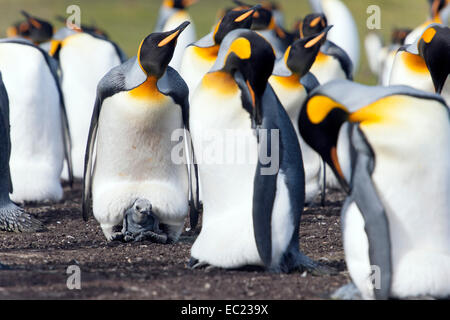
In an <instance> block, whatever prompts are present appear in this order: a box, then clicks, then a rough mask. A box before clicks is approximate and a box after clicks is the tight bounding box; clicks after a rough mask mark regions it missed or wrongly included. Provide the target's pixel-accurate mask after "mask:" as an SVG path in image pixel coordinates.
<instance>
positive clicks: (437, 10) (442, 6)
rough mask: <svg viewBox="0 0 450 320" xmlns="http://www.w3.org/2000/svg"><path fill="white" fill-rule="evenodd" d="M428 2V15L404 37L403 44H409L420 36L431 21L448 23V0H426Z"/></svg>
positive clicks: (449, 7)
mask: <svg viewBox="0 0 450 320" xmlns="http://www.w3.org/2000/svg"><path fill="white" fill-rule="evenodd" d="M428 3H429V4H430V17H429V19H428V20H427V21H425V22H424V23H422V24H421V25H420V26H418V27H417V28H415V29H414V30H413V31H411V33H410V34H409V35H408V36H407V37H406V39H405V44H411V43H413V42H415V41H416V40H417V38H419V37H420V35H421V34H422V33H423V31H424V30H425V28H427V27H428V26H429V25H430V24H432V23H439V24H444V25H448V15H449V9H450V6H449V0H428Z"/></svg>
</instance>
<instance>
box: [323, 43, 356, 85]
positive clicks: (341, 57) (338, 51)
mask: <svg viewBox="0 0 450 320" xmlns="http://www.w3.org/2000/svg"><path fill="white" fill-rule="evenodd" d="M320 51H322V53H324V54H326V55H329V56H332V57H334V58H336V59H337V60H338V61H339V63H340V64H341V67H342V69H343V70H344V72H345V75H346V76H347V79H348V80H353V62H352V60H351V59H350V57H349V55H348V54H347V52H345V51H344V49H342V48H341V47H339V46H337V45H336V44H335V43H334V42H331V41H330V40H326V41H325V44H324V45H323V46H322V47H321V48H320Z"/></svg>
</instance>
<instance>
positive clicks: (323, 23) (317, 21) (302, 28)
mask: <svg viewBox="0 0 450 320" xmlns="http://www.w3.org/2000/svg"><path fill="white" fill-rule="evenodd" d="M327 26H328V22H327V18H326V17H325V15H324V14H322V13H312V14H308V15H307V16H306V17H305V18H304V19H303V21H302V22H300V25H299V33H300V38H305V37H309V36H312V35H314V34H318V33H320V32H322V31H323V30H324V29H325V28H326V27H327ZM323 41H325V39H324V40H323Z"/></svg>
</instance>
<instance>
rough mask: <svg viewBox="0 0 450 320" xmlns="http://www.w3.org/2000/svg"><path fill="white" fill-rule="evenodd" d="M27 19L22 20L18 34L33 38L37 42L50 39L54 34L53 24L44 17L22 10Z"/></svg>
mask: <svg viewBox="0 0 450 320" xmlns="http://www.w3.org/2000/svg"><path fill="white" fill-rule="evenodd" d="M21 13H22V15H23V16H24V17H25V18H26V21H24V22H22V23H21V24H20V25H19V28H18V35H20V36H23V37H26V38H29V39H31V41H33V42H34V43H36V44H40V43H42V42H46V41H49V40H50V39H51V38H52V36H53V26H52V25H51V24H50V23H49V22H47V21H45V20H42V19H39V18H36V17H33V16H31V15H30V14H28V13H27V12H25V11H23V10H22V11H21Z"/></svg>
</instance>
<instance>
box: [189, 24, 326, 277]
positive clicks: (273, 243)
mask: <svg viewBox="0 0 450 320" xmlns="http://www.w3.org/2000/svg"><path fill="white" fill-rule="evenodd" d="M274 60H275V54H274V52H273V49H272V47H271V45H270V44H269V43H268V42H267V41H266V40H265V39H264V38H263V37H261V36H260V35H258V34H257V33H255V32H253V31H250V30H234V31H232V32H230V33H229V34H228V35H227V36H226V37H225V39H224V40H223V42H222V45H221V47H220V51H219V55H218V58H217V60H216V63H215V64H214V66H213V68H212V69H211V70H210V72H209V73H208V74H207V75H205V77H204V78H203V80H202V82H201V84H200V85H199V86H198V87H197V90H196V91H195V93H194V96H193V97H192V103H191V114H190V128H191V134H192V139H193V142H194V148H195V149H196V154H197V155H200V157H197V160H198V161H199V177H200V179H201V181H202V186H203V189H202V190H203V196H202V201H203V222H202V229H201V231H200V234H199V236H198V237H197V239H196V241H195V243H194V244H193V246H192V250H191V261H190V266H191V267H193V268H195V267H200V266H202V265H206V264H209V265H212V266H216V267H221V268H238V267H242V266H246V265H256V266H264V267H265V268H267V269H270V270H274V271H283V272H288V271H291V270H293V269H296V268H299V267H305V268H307V269H317V268H318V264H316V263H315V262H313V261H312V260H310V259H309V258H307V257H306V256H305V255H303V254H302V253H300V251H299V241H298V237H299V223H300V216H301V213H302V211H303V205H304V173H303V162H302V155H301V150H300V146H299V143H298V139H297V135H296V133H295V129H294V127H293V125H292V123H291V121H290V119H289V116H288V115H287V113H286V111H285V110H284V108H283V107H282V105H281V104H280V102H279V100H278V98H277V96H276V95H275V93H274V91H273V90H272V88H271V86H270V85H269V84H268V83H267V80H268V78H269V76H270V75H271V73H272V69H273V66H274ZM209 133H213V134H214V137H218V138H219V139H216V141H214V139H210V137H211V136H209V135H208V134H209ZM227 133H235V134H237V137H236V138H237V139H238V140H239V141H240V142H243V141H245V150H243V151H242V152H244V153H245V154H246V155H248V158H246V159H245V160H244V161H240V160H238V159H236V157H239V156H242V154H240V155H239V154H236V157H235V158H234V161H230V162H226V163H222V162H220V159H218V158H217V159H216V160H217V161H216V160H214V159H212V161H209V160H205V161H204V158H203V155H205V154H206V152H207V150H209V148H212V149H213V150H212V151H211V152H213V153H215V151H217V152H221V150H222V151H224V150H230V149H228V147H233V142H232V141H230V143H227V142H225V143H224V140H221V139H220V137H225V135H226V134H227ZM277 134H278V137H277ZM207 135H208V136H207ZM205 139H206V140H205ZM227 141H228V140H227ZM266 147H267V149H266ZM197 148H198V150H197ZM225 148H226V149H225ZM264 150H266V151H268V152H267V153H266V156H267V154H271V159H269V161H265V160H267V159H265V160H263V155H264V154H265V152H264ZM228 156H231V154H230V153H228ZM232 160H233V159H232ZM252 160H255V161H254V162H253V161H252ZM277 160H279V161H277ZM236 182H238V185H239V187H236Z"/></svg>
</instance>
